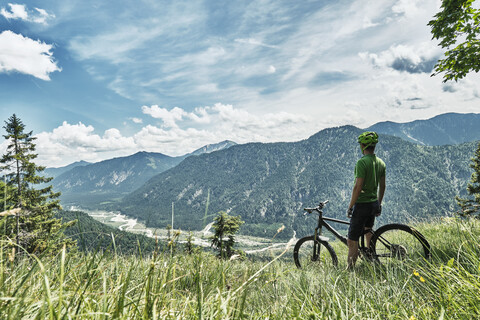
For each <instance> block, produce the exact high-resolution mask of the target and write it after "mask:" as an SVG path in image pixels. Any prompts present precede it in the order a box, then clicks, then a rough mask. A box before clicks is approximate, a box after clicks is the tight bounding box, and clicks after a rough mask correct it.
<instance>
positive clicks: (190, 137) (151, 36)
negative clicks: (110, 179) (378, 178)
mask: <svg viewBox="0 0 480 320" xmlns="http://www.w3.org/2000/svg"><path fill="white" fill-rule="evenodd" d="M439 9H440V1H437V0H392V1H386V0H385V1H384V0H374V1H368V0H345V1H344V0H340V1H313V0H311V1H308V0H302V1H283V0H258V1H255V0H253V1H215V0H210V1H196V0H186V1H183V0H175V1H164V0H136V1H126V0H115V1H112V0H103V1H90V0H81V1H72V0H42V1H19V2H8V1H1V0H0V112H1V116H0V120H2V123H3V122H4V121H5V120H7V119H8V118H9V117H10V116H11V115H12V114H16V115H17V116H18V117H19V118H20V119H21V120H22V121H23V123H24V124H25V127H26V131H33V134H34V135H35V136H36V138H37V140H36V144H37V149H36V152H37V153H38V158H37V159H36V162H37V164H41V165H45V166H48V167H59V166H64V165H67V164H69V163H72V162H74V161H79V160H85V161H89V162H96V161H101V160H104V159H109V158H113V157H120V156H126V155H130V154H133V153H135V152H138V151H149V152H161V153H164V154H167V155H170V156H177V155H183V154H186V153H188V152H192V151H193V150H195V149H197V148H200V147H202V146H204V145H206V144H211V143H217V142H220V141H223V140H227V139H228V140H232V141H235V142H237V143H248V142H277V141H298V140H302V139H306V138H308V137H309V136H311V135H312V134H314V133H316V132H318V131H320V130H322V129H324V128H329V127H335V126H341V125H354V126H357V127H360V128H366V127H368V126H370V125H372V124H374V123H377V122H380V121H395V122H408V121H413V120H416V119H428V118H431V117H433V116H436V115H438V114H442V113H446V112H458V113H469V112H475V113H478V112H480V107H479V106H480V81H479V80H480V75H479V74H476V73H471V74H469V75H468V76H467V77H466V78H465V79H463V80H461V81H458V82H448V83H443V82H442V76H441V75H438V76H435V77H431V74H432V70H433V66H434V65H435V62H436V61H437V60H438V59H439V58H441V57H442V55H443V52H442V50H441V48H439V47H438V45H437V42H436V41H434V40H432V36H431V34H430V28H429V27H428V26H427V23H428V21H430V20H431V19H432V18H433V16H434V15H435V13H436V12H438V11H439ZM2 130H3V129H2ZM2 134H4V132H2ZM5 147H6V141H3V142H2V144H1V148H2V150H5Z"/></svg>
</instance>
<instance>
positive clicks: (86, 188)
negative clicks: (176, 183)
mask: <svg viewBox="0 0 480 320" xmlns="http://www.w3.org/2000/svg"><path fill="white" fill-rule="evenodd" d="M232 145H235V142H232V141H223V142H220V143H218V144H211V145H206V146H204V147H202V148H200V149H198V150H195V151H194V152H192V153H189V154H186V155H183V156H178V157H171V156H167V155H164V154H162V153H155V152H137V153H135V154H133V155H131V156H127V157H119V158H114V159H109V160H104V161H101V162H97V163H92V164H89V163H87V162H76V163H74V164H71V165H69V166H67V167H63V168H56V171H53V174H56V173H60V174H57V175H56V176H54V179H53V180H52V184H53V186H54V190H55V191H61V193H62V195H61V200H62V202H63V203H65V204H68V203H75V204H81V205H82V206H83V207H92V206H94V207H96V206H98V205H99V204H101V203H108V202H111V201H116V200H119V199H120V198H121V197H122V196H124V195H126V194H128V193H130V192H132V191H134V190H136V189H137V188H139V187H141V186H142V185H143V184H144V183H145V182H146V181H147V180H148V179H150V178H151V177H153V176H155V175H156V174H158V173H161V172H163V171H165V170H167V169H170V168H172V167H174V166H176V165H177V164H179V163H180V162H181V161H182V160H183V159H185V158H187V157H189V156H192V155H198V154H202V153H208V152H213V151H217V150H221V149H224V148H228V147H230V146H232ZM48 170H50V171H48ZM51 170H52V169H46V171H47V174H48V173H51V172H52V171H51ZM62 171H63V172H62Z"/></svg>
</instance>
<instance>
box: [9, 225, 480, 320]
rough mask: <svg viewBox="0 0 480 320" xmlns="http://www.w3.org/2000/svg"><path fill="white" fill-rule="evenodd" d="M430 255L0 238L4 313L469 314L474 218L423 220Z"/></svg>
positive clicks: (474, 299) (478, 246) (472, 309)
mask: <svg viewBox="0 0 480 320" xmlns="http://www.w3.org/2000/svg"><path fill="white" fill-rule="evenodd" d="M416 228H417V229H418V230H419V231H420V232H422V233H423V234H424V235H425V236H426V238H427V239H428V240H429V242H430V244H431V246H432V253H433V256H432V258H431V260H429V261H417V262H408V261H406V262H403V263H389V264H381V265H378V264H371V263H369V262H367V261H359V262H358V263H357V266H356V269H355V270H354V271H347V270H345V267H346V262H345V260H346V256H345V255H346V251H345V249H344V246H343V245H342V244H340V243H337V242H332V245H333V246H334V247H335V249H336V250H337V252H338V255H339V262H340V263H339V266H338V267H337V268H334V267H333V266H330V265H321V266H318V267H317V268H313V269H309V270H299V269H297V268H296V267H295V264H294V263H293V259H292V251H293V246H289V247H285V248H284V249H283V250H282V251H280V252H278V251H276V252H270V253H267V255H266V256H264V257H256V256H253V257H249V256H247V258H246V259H243V260H233V261H223V260H220V259H218V258H216V257H215V255H214V254H213V253H210V252H204V251H201V250H198V251H197V252H195V253H193V254H186V253H183V252H180V250H177V252H176V253H175V254H174V255H172V254H171V253H170V252H169V251H168V250H159V251H157V252H154V253H153V254H149V255H143V254H142V252H141V250H139V252H138V254H137V255H123V254H116V253H115V247H113V248H112V250H110V251H104V252H96V253H92V252H90V253H83V252H79V251H76V250H70V251H67V250H61V251H60V252H58V253H57V254H56V255H55V256H44V257H36V256H32V255H26V254H23V255H20V256H19V255H17V257H16V258H13V255H12V249H11V247H9V246H8V244H7V243H2V244H1V247H0V318H1V319H12V320H13V319H15V320H18V319H475V318H478V317H479V316H480V222H479V221H478V220H460V219H456V218H445V219H439V220H437V221H434V222H429V223H420V224H417V225H416Z"/></svg>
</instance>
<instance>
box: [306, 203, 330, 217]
mask: <svg viewBox="0 0 480 320" xmlns="http://www.w3.org/2000/svg"><path fill="white" fill-rule="evenodd" d="M327 203H328V200H325V201H323V202H320V203H319V204H318V206H317V207H315V208H304V209H303V210H304V211H306V212H305V213H304V214H303V215H306V214H307V213H312V212H313V211H317V212H320V210H322V209H323V207H325V205H326V204H327Z"/></svg>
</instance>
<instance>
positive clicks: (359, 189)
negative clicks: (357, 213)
mask: <svg viewBox="0 0 480 320" xmlns="http://www.w3.org/2000/svg"><path fill="white" fill-rule="evenodd" d="M364 181H365V178H357V179H356V180H355V185H354V186H353V191H352V199H351V200H350V204H349V205H348V208H349V209H350V208H353V206H354V205H355V202H357V199H358V196H360V192H362V188H363V183H364Z"/></svg>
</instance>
